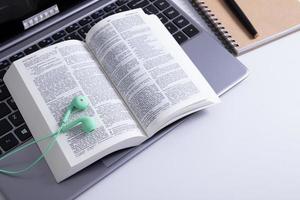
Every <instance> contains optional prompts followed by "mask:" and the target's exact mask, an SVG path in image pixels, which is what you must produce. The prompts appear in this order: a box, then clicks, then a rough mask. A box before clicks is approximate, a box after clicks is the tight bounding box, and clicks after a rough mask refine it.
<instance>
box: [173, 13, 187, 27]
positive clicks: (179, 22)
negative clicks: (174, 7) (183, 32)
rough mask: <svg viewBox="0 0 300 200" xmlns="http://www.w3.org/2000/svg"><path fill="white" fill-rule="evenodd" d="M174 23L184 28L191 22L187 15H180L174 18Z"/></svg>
mask: <svg viewBox="0 0 300 200" xmlns="http://www.w3.org/2000/svg"><path fill="white" fill-rule="evenodd" d="M173 23H174V24H176V26H178V28H183V27H185V26H187V25H188V24H189V21H188V20H187V19H186V18H185V17H183V16H179V17H177V18H176V19H174V20H173Z"/></svg>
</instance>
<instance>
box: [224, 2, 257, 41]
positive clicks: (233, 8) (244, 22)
mask: <svg viewBox="0 0 300 200" xmlns="http://www.w3.org/2000/svg"><path fill="white" fill-rule="evenodd" d="M224 2H225V3H226V4H227V6H228V7H229V9H230V10H231V11H232V12H233V14H234V15H235V16H236V17H237V18H238V20H239V21H240V22H241V24H242V25H243V26H244V27H245V28H246V29H247V31H248V32H249V33H250V34H251V36H252V37H253V38H256V37H257V36H258V33H257V31H256V30H255V28H254V26H253V25H252V23H251V22H250V20H249V19H248V18H247V16H246V15H245V13H244V12H243V11H242V9H241V8H240V7H239V5H238V4H237V3H236V2H235V1H234V0H224Z"/></svg>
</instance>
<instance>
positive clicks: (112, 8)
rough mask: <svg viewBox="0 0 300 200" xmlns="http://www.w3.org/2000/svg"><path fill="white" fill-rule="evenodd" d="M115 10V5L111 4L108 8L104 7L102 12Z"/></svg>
mask: <svg viewBox="0 0 300 200" xmlns="http://www.w3.org/2000/svg"><path fill="white" fill-rule="evenodd" d="M116 8H117V5H116V4H114V3H112V4H109V5H108V6H106V7H104V8H103V10H104V11H105V12H110V11H112V10H114V9H116Z"/></svg>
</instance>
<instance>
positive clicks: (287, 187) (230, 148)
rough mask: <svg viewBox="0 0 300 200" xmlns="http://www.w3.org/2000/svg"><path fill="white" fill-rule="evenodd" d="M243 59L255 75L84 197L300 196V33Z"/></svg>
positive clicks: (237, 199) (206, 199) (288, 199)
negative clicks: (220, 101)
mask: <svg viewBox="0 0 300 200" xmlns="http://www.w3.org/2000/svg"><path fill="white" fill-rule="evenodd" d="M238 59H239V60H240V61H241V62H242V63H244V64H245V65H246V66H247V67H248V68H249V69H250V75H249V77H248V78H247V79H246V80H245V81H243V82H242V83H241V84H240V85H238V86H237V87H235V88H233V89H232V90H231V91H229V92H228V93H226V94H225V95H224V96H222V98H221V99H222V103H221V104H219V105H217V106H215V107H213V108H210V109H208V110H207V112H206V114H205V115H201V114H196V115H194V116H192V118H191V119H189V120H187V121H186V122H185V123H183V124H182V125H180V126H179V127H178V128H176V130H174V131H173V132H172V133H171V134H168V135H167V136H165V137H164V138H163V139H161V140H160V141H158V142H157V143H155V144H154V145H152V146H151V147H150V148H148V149H147V150H145V151H144V152H143V153H141V154H139V155H138V156H137V157H135V158H134V159H132V160H131V161H130V162H128V163H127V164H125V165H124V166H122V167H121V168H119V169H118V170H116V171H115V172H114V173H112V174H111V175H110V176H108V177H107V178H105V179H104V180H102V181H101V182H99V183H98V184H97V185H96V186H94V187H92V188H91V189H90V190H89V191H87V192H85V193H84V194H82V195H81V196H80V197H79V198H78V199H80V200H85V199H89V200H94V199H95V200H96V199H97V200H98V199H105V200H121V199H123V200H125V199H128V200H129V199H130V200H134V199H137V200H140V199H143V200H147V199H149V200H156V199H159V200H160V199H161V200H165V199H172V200H177V199H178V200H179V199H180V200H182V199H188V200H194V199H195V200H196V199H197V200H200V199H203V200H225V199H226V200H227V199H228V200H248V199H249V200H253V199H255V200H269V199H270V200H294V199H295V200H296V199H297V200H299V199H300V189H299V187H300V89H299V86H300V32H297V33H294V34H291V35H289V36H287V37H284V38H282V39H280V40H277V41H275V42H272V43H270V44H268V45H266V46H263V47H261V48H259V49H257V50H254V51H251V52H249V53H247V54H245V55H243V56H240V57H238Z"/></svg>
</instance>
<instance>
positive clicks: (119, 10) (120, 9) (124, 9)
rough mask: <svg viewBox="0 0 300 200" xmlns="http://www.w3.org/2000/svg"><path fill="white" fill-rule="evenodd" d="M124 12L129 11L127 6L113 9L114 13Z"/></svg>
mask: <svg viewBox="0 0 300 200" xmlns="http://www.w3.org/2000/svg"><path fill="white" fill-rule="evenodd" d="M126 10H129V8H128V6H126V5H123V6H120V7H119V8H117V9H115V12H116V13H119V12H124V11H126Z"/></svg>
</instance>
